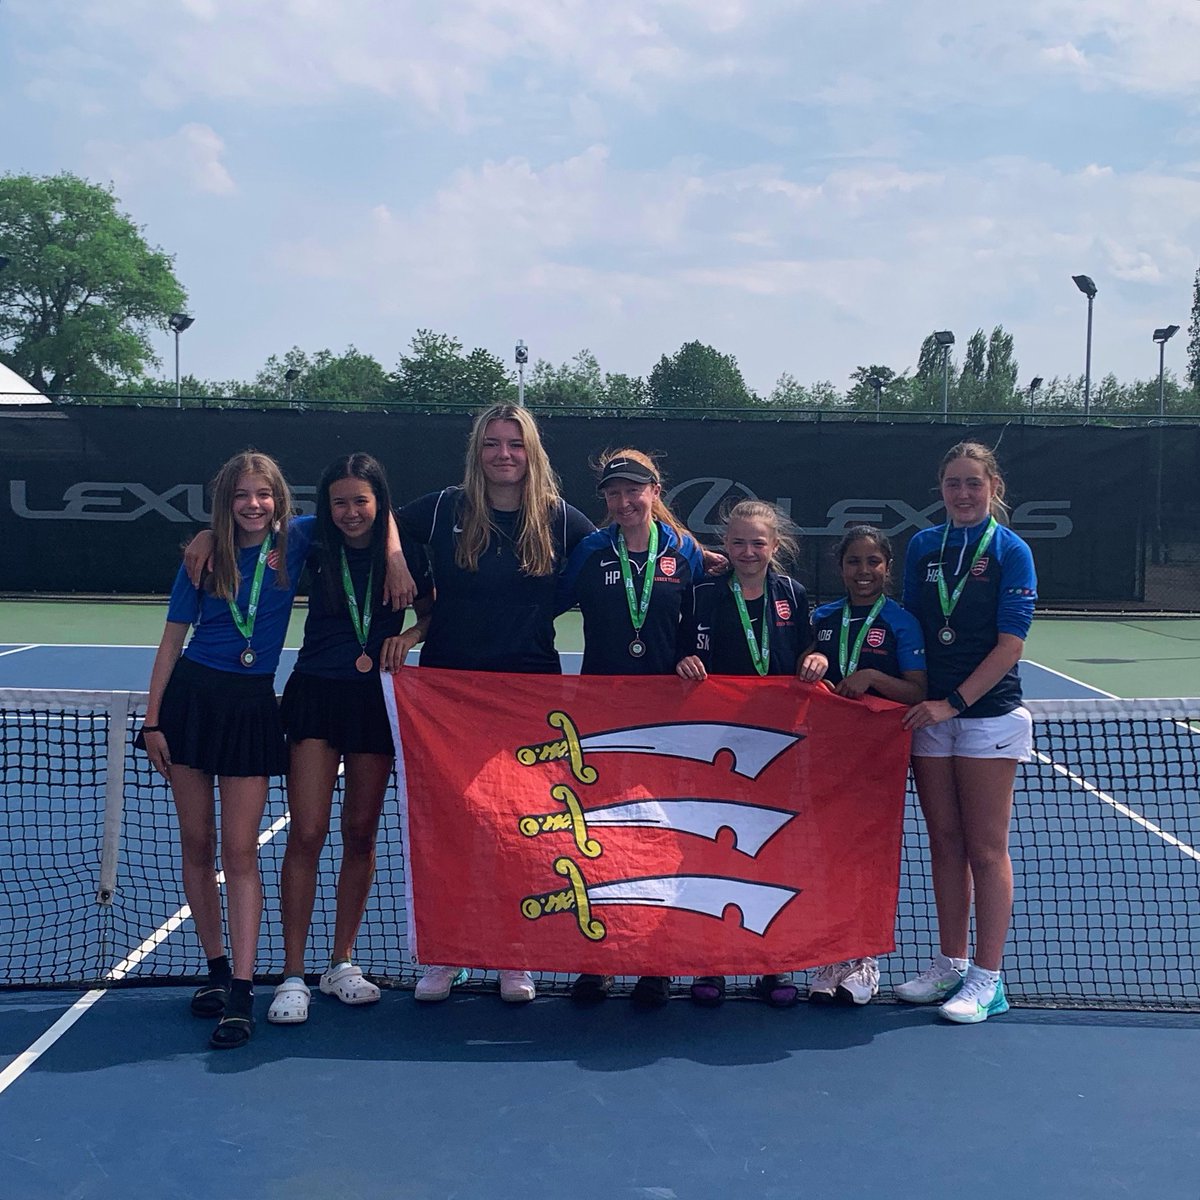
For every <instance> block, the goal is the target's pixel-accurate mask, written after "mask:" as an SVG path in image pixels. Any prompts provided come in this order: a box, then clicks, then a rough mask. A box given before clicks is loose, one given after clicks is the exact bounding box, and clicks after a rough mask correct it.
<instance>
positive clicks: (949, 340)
mask: <svg viewBox="0 0 1200 1200" xmlns="http://www.w3.org/2000/svg"><path fill="white" fill-rule="evenodd" d="M933 340H934V341H935V342H936V343H937V344H938V345H939V346H941V348H942V420H943V421H948V420H950V347H951V346H953V345H954V334H952V333H951V332H950V330H949V329H938V330H936V331H935V332H934V335H933Z"/></svg>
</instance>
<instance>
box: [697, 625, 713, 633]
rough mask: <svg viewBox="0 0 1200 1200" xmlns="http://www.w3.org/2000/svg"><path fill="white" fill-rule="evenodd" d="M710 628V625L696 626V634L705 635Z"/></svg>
mask: <svg viewBox="0 0 1200 1200" xmlns="http://www.w3.org/2000/svg"><path fill="white" fill-rule="evenodd" d="M711 628H712V626H711V625H697V626H696V632H697V633H707V632H708V631H709V630H710V629H711Z"/></svg>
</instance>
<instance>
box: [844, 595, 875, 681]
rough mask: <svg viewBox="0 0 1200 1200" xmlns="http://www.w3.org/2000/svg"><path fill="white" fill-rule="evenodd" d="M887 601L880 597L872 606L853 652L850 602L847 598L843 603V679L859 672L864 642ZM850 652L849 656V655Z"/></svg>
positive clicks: (855, 640)
mask: <svg viewBox="0 0 1200 1200" xmlns="http://www.w3.org/2000/svg"><path fill="white" fill-rule="evenodd" d="M886 599H887V597H886V596H880V597H879V599H878V600H876V601H875V603H874V604H873V605H872V606H871V611H870V612H869V613H867V618H866V620H865V621H863V623H862V628H861V629H860V630H859V631H858V636H857V637H856V638H855V639H854V649H853V650H851V649H850V600H849V598H847V599H846V600H845V601H844V602H843V604H842V633H841V639H840V641H839V642H838V670H839V671H841V673H842V678H843V679H845V678H846V677H847V676H848V675H853V674H854V672H855V671H857V670H858V656H859V655H860V654H861V653H862V648H863V642H865V641H866V640H867V633H868V632H869V631H870V628H871V623H872V622H873V621H874V620H875V618H876V617H877V616H879V614H880V613H881V612H882V611H883V605H884V601H885V600H886ZM848 650H849V654H847V651H848Z"/></svg>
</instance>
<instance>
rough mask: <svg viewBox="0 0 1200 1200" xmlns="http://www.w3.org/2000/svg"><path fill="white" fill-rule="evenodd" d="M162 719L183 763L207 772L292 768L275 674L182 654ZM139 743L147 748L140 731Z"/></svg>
mask: <svg viewBox="0 0 1200 1200" xmlns="http://www.w3.org/2000/svg"><path fill="white" fill-rule="evenodd" d="M158 724H159V725H160V726H161V728H162V731H163V736H164V737H165V738H166V739H167V749H168V750H169V751H170V753H171V762H173V763H176V764H178V765H179V766H182V767H194V768H195V769H196V770H197V771H203V772H204V773H205V774H206V775H233V776H258V775H285V774H286V773H287V767H288V752H287V743H286V742H285V741H284V737H283V724H282V722H281V721H280V719H279V704H278V703H277V701H276V699H275V679H274V676H272V675H249V674H236V673H234V672H233V671H216V670H214V669H213V668H212V667H205V666H201V665H200V664H199V663H197V662H193V661H192V660H191V659H190V658H183V657H181V658H180V659H179V661H178V662H177V663H176V664H175V669H174V671H172V672H171V678H170V679H169V680H168V681H167V686H166V689H165V690H164V691H163V698H162V704H161V705H160V706H159V710H158ZM136 744H137V747H138V749H139V750H144V749H145V748H146V747H145V743H144V741H143V739H142V735H141V734H140V733H139V734H138V738H137V743H136Z"/></svg>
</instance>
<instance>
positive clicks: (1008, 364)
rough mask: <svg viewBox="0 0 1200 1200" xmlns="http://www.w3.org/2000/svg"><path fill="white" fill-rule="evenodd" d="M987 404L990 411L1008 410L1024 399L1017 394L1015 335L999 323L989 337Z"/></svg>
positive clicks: (1017, 405) (1021, 403)
mask: <svg viewBox="0 0 1200 1200" xmlns="http://www.w3.org/2000/svg"><path fill="white" fill-rule="evenodd" d="M986 378H987V389H986V391H987V406H988V411H989V412H1007V411H1008V410H1009V409H1012V408H1020V407H1022V406H1023V403H1024V402H1023V401H1022V399H1021V397H1020V396H1018V395H1017V362H1016V359H1014V358H1013V335H1012V334H1011V333H1008V332H1006V331H1005V328H1004V326H1003V325H997V326H996V327H995V329H993V330H992V336H991V337H990V338H988V347H987V371H986Z"/></svg>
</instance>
